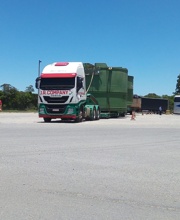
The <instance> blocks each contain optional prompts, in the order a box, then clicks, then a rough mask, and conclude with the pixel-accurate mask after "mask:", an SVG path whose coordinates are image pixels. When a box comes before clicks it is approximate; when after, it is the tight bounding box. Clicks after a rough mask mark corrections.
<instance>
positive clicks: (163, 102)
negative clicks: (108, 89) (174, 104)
mask: <svg viewBox="0 0 180 220" xmlns="http://www.w3.org/2000/svg"><path fill="white" fill-rule="evenodd" d="M160 107H161V108H162V110H161V111H162V112H166V111H167V110H168V108H169V101H168V99H163V98H147V97H141V96H138V95H134V96H133V103H132V105H131V111H136V112H148V113H159V108H160Z"/></svg>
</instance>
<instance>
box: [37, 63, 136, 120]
mask: <svg viewBox="0 0 180 220" xmlns="http://www.w3.org/2000/svg"><path fill="white" fill-rule="evenodd" d="M35 87H36V88H37V89H38V113H39V117H41V118H43V119H44V121H45V122H50V121H51V120H52V119H57V118H61V119H62V120H74V121H75V122H81V121H83V120H99V119H100V118H103V117H119V116H120V115H123V116H124V115H125V114H126V112H127V105H128V104H130V103H132V97H133V77H132V76H128V70H127V69H125V68H120V67H119V68H117V67H115V68H114V67H108V66H107V65H106V64H103V63H95V64H94V65H93V64H89V63H82V62H55V63H52V64H49V65H47V66H45V68H44V69H43V71H42V73H41V74H40V75H39V76H38V77H37V78H36V83H35Z"/></svg>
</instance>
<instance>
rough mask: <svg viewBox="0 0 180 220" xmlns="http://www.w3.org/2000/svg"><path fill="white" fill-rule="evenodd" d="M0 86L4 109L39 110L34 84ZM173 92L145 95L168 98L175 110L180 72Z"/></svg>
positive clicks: (178, 92) (170, 105)
mask: <svg viewBox="0 0 180 220" xmlns="http://www.w3.org/2000/svg"><path fill="white" fill-rule="evenodd" d="M0 88H1V90H0V100H1V101H2V103H3V109H4V110H37V99H38V95H37V94H35V93H34V88H33V86H32V85H29V86H27V87H26V90H25V91H24V92H22V91H18V90H17V89H16V88H15V87H13V86H12V85H10V84H3V85H1V86H0ZM172 94H173V95H172V96H168V95H163V96H159V95H157V94H155V93H149V94H147V95H145V96H144V97H148V98H163V99H168V100H169V110H173V105H174V95H178V94H179V95H180V74H179V75H178V77H177V83H176V88H175V92H173V93H172Z"/></svg>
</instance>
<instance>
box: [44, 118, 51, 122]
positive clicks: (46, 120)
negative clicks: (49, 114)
mask: <svg viewBox="0 0 180 220" xmlns="http://www.w3.org/2000/svg"><path fill="white" fill-rule="evenodd" d="M43 119H44V122H51V118H43Z"/></svg>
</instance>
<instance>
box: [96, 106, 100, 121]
mask: <svg viewBox="0 0 180 220" xmlns="http://www.w3.org/2000/svg"><path fill="white" fill-rule="evenodd" d="M99 119H100V109H99V107H98V108H97V110H96V120H99Z"/></svg>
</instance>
